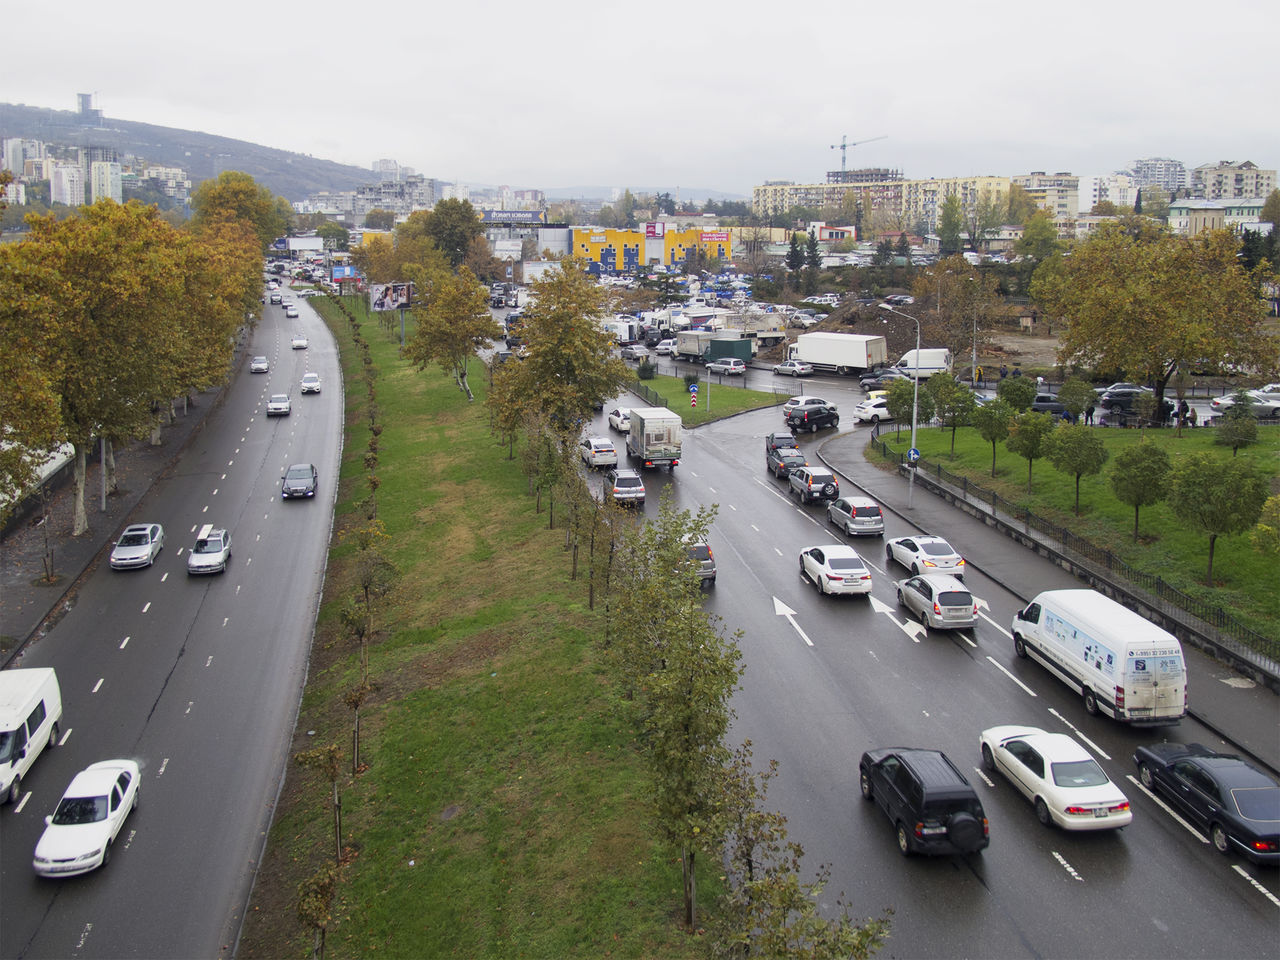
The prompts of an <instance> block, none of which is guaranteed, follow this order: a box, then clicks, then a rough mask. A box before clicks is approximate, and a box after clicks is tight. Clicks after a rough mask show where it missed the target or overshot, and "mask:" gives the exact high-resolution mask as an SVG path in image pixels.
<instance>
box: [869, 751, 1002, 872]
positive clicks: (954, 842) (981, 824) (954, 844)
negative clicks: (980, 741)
mask: <svg viewBox="0 0 1280 960" xmlns="http://www.w3.org/2000/svg"><path fill="white" fill-rule="evenodd" d="M858 781H859V784H860V786H861V788H862V796H863V799H865V800H874V801H875V803H876V806H878V807H879V808H880V809H881V810H883V811H884V813H885V815H886V816H887V817H888V818H889V822H890V823H892V824H893V828H894V832H895V833H896V834H897V837H898V850H899V851H901V853H902V855H903V856H904V857H908V856H910V855H911V854H913V853H962V854H964V853H977V852H978V851H979V850H984V849H986V847H987V845H988V844H989V843H990V842H991V839H990V831H989V828H988V824H987V815H986V813H985V812H984V811H983V809H982V801H981V800H979V799H978V795H977V794H976V793H975V792H974V790H973V787H971V786H970V785H969V781H968V780H966V779H965V778H964V774H962V773H961V772H960V771H959V769H958V768H957V767H956V765H955V764H953V763H952V762H951V761H950V760H949V759H948V758H947V755H946V754H945V753H942V752H941V751H940V750H919V749H913V748H893V749H888V750H868V751H867V752H866V753H864V754H863V755H862V761H861V762H860V763H859V764H858Z"/></svg>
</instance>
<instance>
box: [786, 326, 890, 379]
mask: <svg viewBox="0 0 1280 960" xmlns="http://www.w3.org/2000/svg"><path fill="white" fill-rule="evenodd" d="M888 351H889V347H888V344H887V343H886V342H885V339H884V337H878V336H871V335H869V334H863V333H826V332H823V331H819V332H816V333H802V334H800V335H799V336H798V337H796V342H795V343H793V344H791V346H790V347H788V348H787V359H789V360H802V361H804V362H805V363H810V364H813V369H814V370H822V371H825V372H827V373H838V374H840V375H841V376H842V377H843V376H861V375H862V374H864V373H866V372H867V371H868V370H875V369H877V368H879V367H883V366H884V365H885V364H886V363H887V362H888V359H889V352H888Z"/></svg>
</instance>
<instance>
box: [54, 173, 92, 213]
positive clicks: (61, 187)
mask: <svg viewBox="0 0 1280 960" xmlns="http://www.w3.org/2000/svg"><path fill="white" fill-rule="evenodd" d="M49 199H50V200H51V201H52V202H53V203H65V204H66V205H67V206H69V207H82V206H84V171H83V170H81V169H80V167H79V165H78V164H74V163H59V164H56V165H55V166H54V168H53V176H51V177H50V178H49Z"/></svg>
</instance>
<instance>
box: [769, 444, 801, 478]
mask: <svg viewBox="0 0 1280 960" xmlns="http://www.w3.org/2000/svg"><path fill="white" fill-rule="evenodd" d="M764 465H765V467H767V468H768V470H769V472H770V473H772V474H773V475H774V476H775V477H777V478H778V479H779V480H784V479H786V478H787V477H789V476H791V471H792V470H794V469H795V468H796V467H807V466H808V465H809V461H808V460H807V459H806V458H805V455H804V454H803V453H801V452H800V451H799V449H797V448H796V447H774V448H773V449H772V450H769V451H767V452H766V453H765V455H764Z"/></svg>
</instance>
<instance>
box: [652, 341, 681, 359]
mask: <svg viewBox="0 0 1280 960" xmlns="http://www.w3.org/2000/svg"><path fill="white" fill-rule="evenodd" d="M653 352H654V353H656V354H658V355H659V356H662V357H670V356H673V355H674V354H675V352H676V341H675V340H674V339H673V338H667V339H666V340H659V341H658V345H657V346H656V347H654V348H653Z"/></svg>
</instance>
